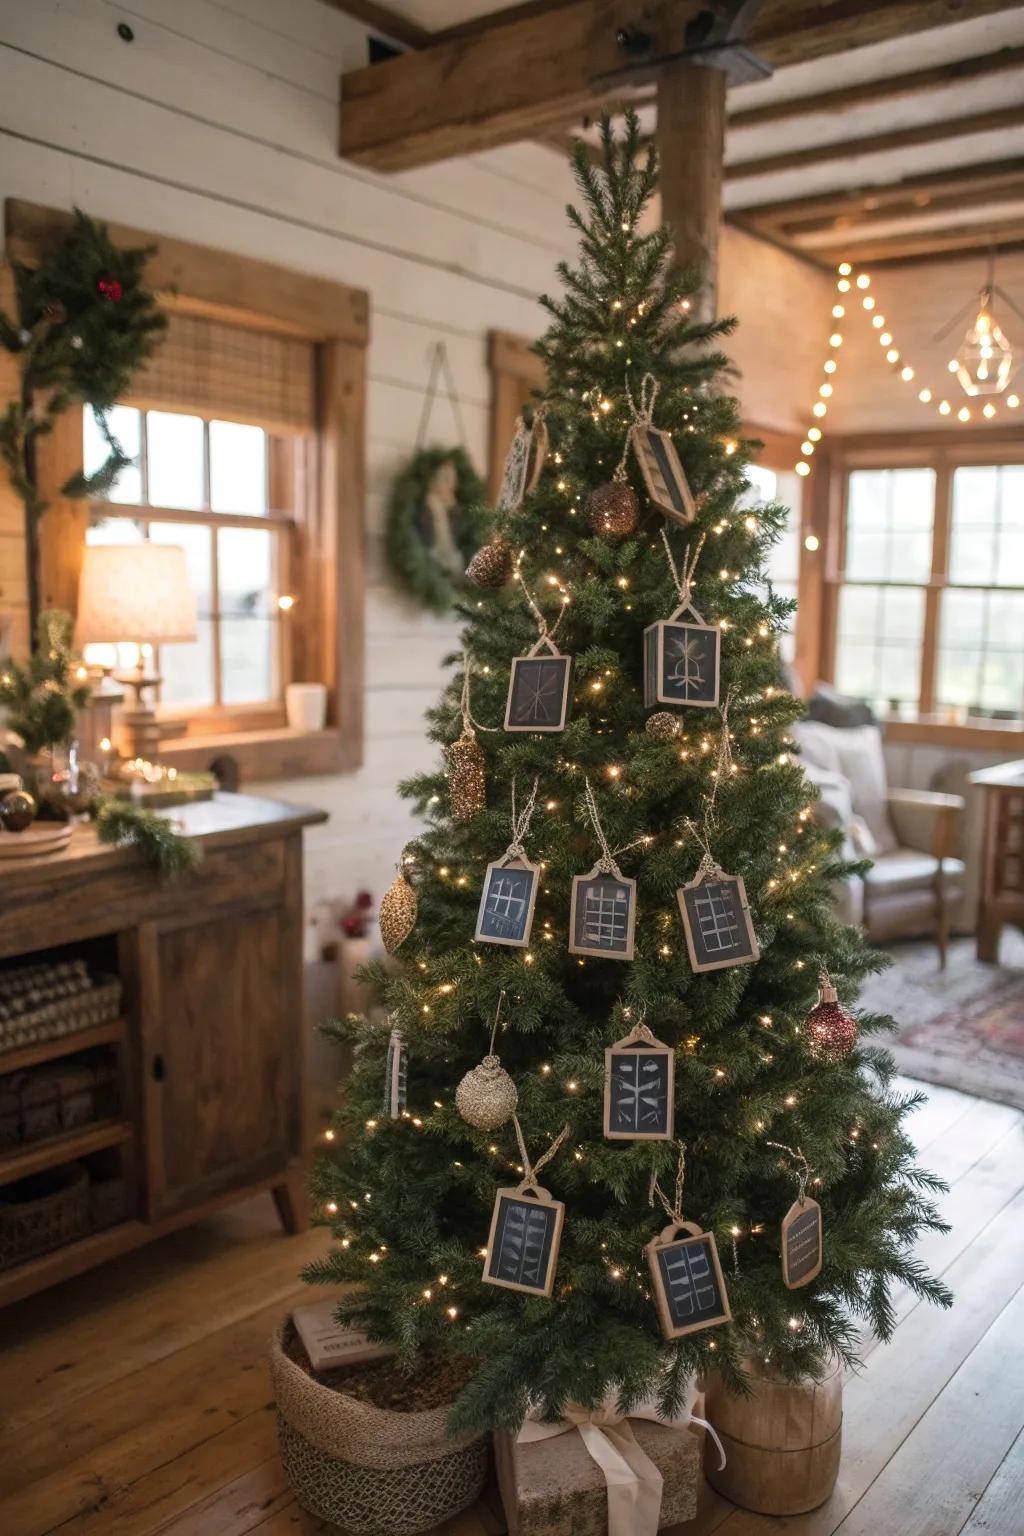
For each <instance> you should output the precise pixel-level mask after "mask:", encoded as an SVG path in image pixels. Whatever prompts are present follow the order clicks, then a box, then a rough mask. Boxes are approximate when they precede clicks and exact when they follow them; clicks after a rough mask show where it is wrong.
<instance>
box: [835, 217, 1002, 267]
mask: <svg viewBox="0 0 1024 1536" xmlns="http://www.w3.org/2000/svg"><path fill="white" fill-rule="evenodd" d="M1022 246H1024V219H1014V220H1013V221H1012V222H1010V223H1006V224H993V225H988V224H986V225H985V226H984V228H983V229H979V228H978V227H977V226H975V227H973V228H971V227H965V226H964V225H963V224H955V225H951V226H950V227H949V228H946V229H929V230H928V231H927V232H924V233H921V234H907V235H904V236H901V237H899V238H892V237H890V238H887V239H885V240H878V241H876V242H875V243H874V244H872V243H871V242H870V241H867V242H864V243H862V244H857V245H851V246H850V247H849V250H848V252H846V253H845V254H847V255H848V257H849V260H851V261H855V262H856V263H857V264H858V266H865V265H868V264H870V265H873V266H879V265H880V264H886V265H887V264H889V263H890V262H902V261H929V260H939V259H940V258H943V257H950V256H954V255H956V256H985V255H987V254H988V253H989V252H990V251H991V250H993V249H997V250H1018V249H1020V248H1021V247H1022Z"/></svg>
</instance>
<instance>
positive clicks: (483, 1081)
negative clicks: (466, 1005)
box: [455, 991, 519, 1131]
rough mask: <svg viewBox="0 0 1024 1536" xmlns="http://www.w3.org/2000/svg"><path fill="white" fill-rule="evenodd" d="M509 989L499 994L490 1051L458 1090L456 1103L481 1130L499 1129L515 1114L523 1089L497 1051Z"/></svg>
mask: <svg viewBox="0 0 1024 1536" xmlns="http://www.w3.org/2000/svg"><path fill="white" fill-rule="evenodd" d="M504 1001H505V993H504V991H502V992H501V993H500V995H499V997H498V1006H497V1008H496V1010H495V1014H494V1024H493V1025H492V1027H491V1044H490V1049H489V1050H488V1052H487V1055H486V1056H485V1057H484V1059H483V1061H482V1062H481V1063H480V1065H479V1066H478V1067H473V1069H472V1070H471V1071H469V1072H467V1073H466V1075H465V1077H464V1078H463V1079H462V1081H461V1082H460V1083H459V1086H458V1087H457V1088H456V1090H455V1107H456V1109H457V1110H458V1112H459V1114H460V1115H461V1116H462V1118H463V1120H465V1122H466V1124H467V1125H471V1126H473V1127H474V1128H475V1129H476V1130H478V1131H496V1130H498V1128H499V1126H502V1125H504V1124H505V1123H506V1122H507V1121H508V1120H510V1119H511V1118H512V1116H513V1115H514V1114H515V1110H516V1105H517V1103H518V1102H519V1093H518V1090H517V1089H516V1085H515V1083H514V1082H513V1081H512V1078H511V1077H510V1076H509V1074H508V1073H507V1072H506V1071H505V1068H504V1067H503V1066H502V1064H501V1059H500V1057H498V1056H496V1055H495V1053H494V1043H495V1039H496V1037H497V1031H498V1020H499V1018H500V1017H501V1009H502V1004H503V1003H504Z"/></svg>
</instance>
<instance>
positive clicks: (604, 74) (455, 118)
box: [341, 0, 1014, 171]
mask: <svg viewBox="0 0 1024 1536" xmlns="http://www.w3.org/2000/svg"><path fill="white" fill-rule="evenodd" d="M703 8H704V7H703V6H702V4H701V0H555V5H554V6H552V5H551V4H537V3H529V4H527V5H523V6H515V7H513V8H512V9H511V10H507V11H499V12H495V13H493V14H491V15H489V16H486V17H482V18H480V19H479V21H477V22H473V23H471V24H469V26H468V27H465V28H456V29H453V30H452V32H451V33H450V34H447V35H445V34H438V35H436V36H435V38H434V39H433V40H432V41H431V42H430V43H429V44H428V45H427V46H425V47H421V48H419V49H418V50H417V51H415V52H413V53H409V54H405V55H403V56H402V57H401V58H396V59H390V60H386V61H384V62H383V63H380V64H375V65H371V66H368V67H366V68H363V69H358V70H352V71H350V72H349V73H348V74H346V75H345V76H344V77H343V80H342V111H341V152H342V154H343V155H345V156H346V157H347V158H349V159H352V160H354V161H355V162H356V163H357V164H360V165H365V166H368V167H370V168H372V169H374V170H383V171H397V170H407V169H411V168H412V167H414V166H417V165H425V164H428V163H430V162H431V161H434V160H439V159H445V158H447V157H449V156H453V155H459V154H471V153H474V152H476V151H479V150H482V149H487V148H491V147H493V146H495V145H498V144H504V143H508V142H510V141H513V140H516V139H522V138H526V137H530V136H532V135H533V134H535V133H536V132H538V131H542V130H544V129H546V128H549V127H556V126H559V125H563V126H564V124H565V123H566V122H568V121H570V120H572V119H574V118H578V117H580V116H583V115H584V114H586V113H591V112H594V111H595V110H598V109H599V108H600V106H601V105H602V103H603V99H604V98H603V95H602V91H601V89H600V86H599V84H598V82H600V81H601V80H602V79H607V78H608V77H609V76H618V75H621V71H622V69H623V66H624V65H625V64H627V63H628V58H627V57H626V55H624V53H623V50H622V48H621V46H620V44H619V42H618V41H617V36H618V34H619V33H620V32H621V31H622V29H624V28H630V27H636V28H640V29H642V30H643V31H644V32H646V33H647V34H648V35H649V36H650V37H651V38H652V40H653V44H654V51H655V54H659V53H668V52H671V51H674V50H677V49H678V48H679V46H680V44H681V41H682V36H683V30H684V27H685V25H686V22H687V21H688V20H689V18H690V17H692V16H693V15H695V14H696V13H697V12H698V11H699V10H701V9H703ZM1012 8H1014V0H859V3H856V4H855V3H853V0H832V3H827V4H817V3H811V0H767V3H766V4H765V5H764V7H763V9H762V10H761V11H760V12H759V14H758V15H757V18H756V20H755V22H754V24H753V26H752V28H751V31H750V35H749V38H748V41H749V43H750V45H751V47H753V48H754V49H755V50H756V51H757V52H758V53H759V54H761V56H762V57H763V58H765V59H766V60H767V61H768V62H769V63H771V64H773V65H774V66H776V67H780V66H784V65H789V64H799V63H805V62H807V61H809V60H812V59H816V58H823V57H827V56H829V55H832V54H836V53H841V52H843V51H845V50H847V49H851V48H858V47H863V46H867V45H870V44H878V43H885V42H888V41H891V40H892V39H894V38H898V37H905V36H908V35H910V34H912V33H914V32H918V31H922V30H925V29H928V28H931V27H936V26H942V25H944V24H947V23H950V22H954V21H965V20H968V19H970V18H972V17H977V16H984V15H987V14H990V13H992V12H995V11H1001V10H1007V9H1012ZM552 9H557V16H556V17H552V14H551V12H552ZM648 77H650V71H648ZM643 78H644V72H643V69H642V68H640V69H638V72H637V83H642V81H643Z"/></svg>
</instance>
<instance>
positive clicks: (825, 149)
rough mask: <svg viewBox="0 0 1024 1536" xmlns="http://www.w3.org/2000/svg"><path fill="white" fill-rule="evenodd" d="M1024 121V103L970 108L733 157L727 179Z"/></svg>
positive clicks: (770, 173) (931, 141)
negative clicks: (908, 124)
mask: <svg viewBox="0 0 1024 1536" xmlns="http://www.w3.org/2000/svg"><path fill="white" fill-rule="evenodd" d="M1022 124H1024V107H1022V106H1017V105H1014V106H1011V107H997V108H996V109H995V110H994V111H992V112H971V113H969V114H967V115H966V116H964V117H951V118H948V119H946V120H945V121H943V122H937V123H918V124H916V125H915V126H914V127H913V128H894V129H892V130H891V131H890V132H888V133H873V134H870V135H869V136H868V137H867V138H862V139H837V140H836V141H835V143H833V144H809V145H807V147H806V148H804V149H787V150H783V151H782V153H781V154H777V155H766V156H764V158H763V159H760V160H739V161H737V160H734V161H731V162H730V164H729V165H728V166H727V167H726V172H725V175H726V179H727V180H728V181H745V180H747V179H748V178H750V177H753V176H775V175H778V174H779V172H781V171H796V170H802V169H804V168H805V167H806V166H809V165H824V164H826V163H827V162H828V161H830V160H853V159H856V158H858V157H859V156H861V155H881V154H886V153H888V152H889V151H891V150H895V149H910V148H912V147H914V146H917V145H921V144H941V143H943V142H945V141H946V140H947V139H962V138H966V137H968V136H969V135H971V134H975V133H993V132H996V131H998V130H999V129H1003V128H1019V127H1020V126H1021V125H1022Z"/></svg>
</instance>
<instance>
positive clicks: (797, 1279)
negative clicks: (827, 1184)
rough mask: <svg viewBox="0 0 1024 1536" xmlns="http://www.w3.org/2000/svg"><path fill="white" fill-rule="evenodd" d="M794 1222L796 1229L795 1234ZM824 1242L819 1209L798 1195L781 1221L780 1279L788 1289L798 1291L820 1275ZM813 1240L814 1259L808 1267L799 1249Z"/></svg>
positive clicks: (807, 1197) (813, 1201)
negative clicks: (814, 1246)
mask: <svg viewBox="0 0 1024 1536" xmlns="http://www.w3.org/2000/svg"><path fill="white" fill-rule="evenodd" d="M797 1223H799V1228H798V1230H797V1231H796V1232H795V1233H794V1231H793V1229H794V1227H797ZM823 1239H824V1232H823V1224H822V1217H821V1206H820V1205H819V1204H818V1202H817V1200H812V1199H811V1197H810V1195H804V1194H801V1195H798V1196H797V1198H796V1199H795V1200H794V1201H793V1204H792V1205H791V1206H790V1208H789V1210H788V1211H787V1212H786V1214H785V1216H784V1217H783V1218H782V1278H783V1280H784V1281H785V1283H786V1287H787V1289H788V1290H791V1291H797V1290H799V1289H800V1287H801V1286H803V1285H810V1283H811V1281H812V1280H816V1279H817V1278H818V1276H819V1275H820V1274H821V1266H822V1262H823V1259H824V1241H823ZM812 1241H813V1242H816V1245H817V1248H816V1254H817V1256H816V1258H815V1259H814V1260H813V1262H812V1263H811V1264H810V1266H809V1267H808V1265H807V1261H806V1259H805V1258H804V1257H803V1254H802V1247H803V1245H804V1244H806V1243H808V1242H812ZM791 1243H792V1244H793V1247H792V1250H791Z"/></svg>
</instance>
